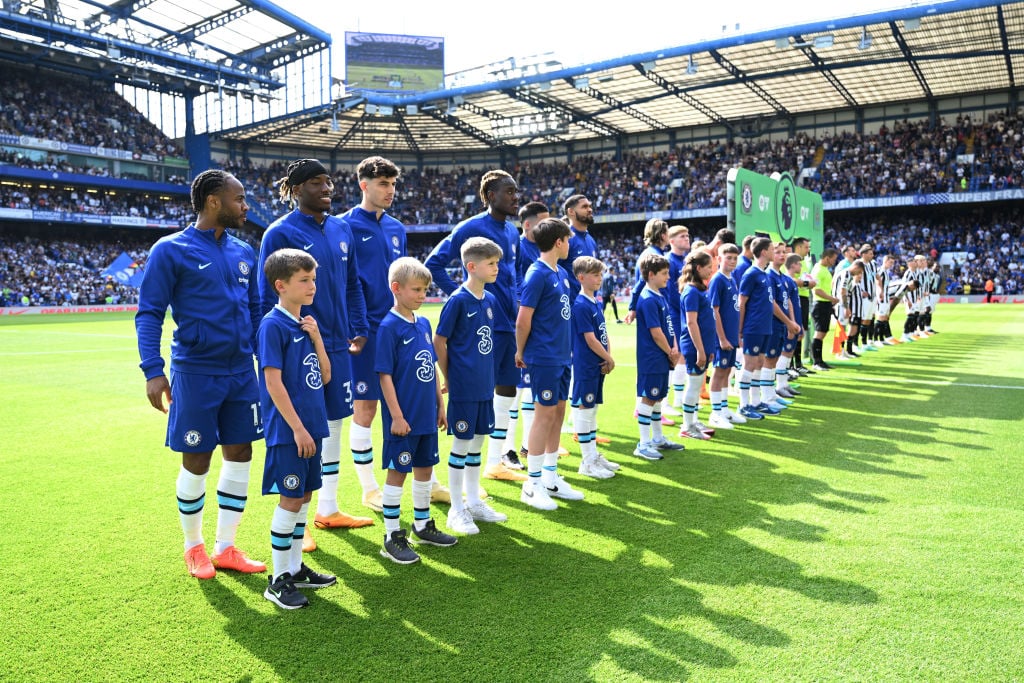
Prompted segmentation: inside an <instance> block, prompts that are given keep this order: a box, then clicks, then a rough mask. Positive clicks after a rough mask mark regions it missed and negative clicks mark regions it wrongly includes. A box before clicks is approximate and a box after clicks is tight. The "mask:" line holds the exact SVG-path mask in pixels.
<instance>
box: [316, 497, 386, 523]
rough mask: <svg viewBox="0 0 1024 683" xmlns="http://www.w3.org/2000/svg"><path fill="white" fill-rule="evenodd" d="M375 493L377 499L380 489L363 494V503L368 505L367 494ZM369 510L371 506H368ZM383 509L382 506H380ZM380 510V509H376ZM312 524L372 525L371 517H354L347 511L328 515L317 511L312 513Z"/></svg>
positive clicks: (378, 498)
mask: <svg viewBox="0 0 1024 683" xmlns="http://www.w3.org/2000/svg"><path fill="white" fill-rule="evenodd" d="M373 493H376V494H377V498H376V499H377V500H380V489H374V490H373V491H370V492H369V493H364V494H363V505H366V507H370V505H369V504H367V502H366V501H367V496H370V495H372V494H373ZM370 509H371V510H372V509H373V508H370ZM381 509H383V508H381ZM378 512H380V510H378ZM313 526H315V527H316V528H317V529H361V528H362V527H364V526H373V519H372V518H370V517H356V516H355V515H350V514H348V513H347V512H332V513H331V514H329V515H321V514H320V513H319V512H318V513H316V514H315V515H313Z"/></svg>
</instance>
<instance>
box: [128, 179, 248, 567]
mask: <svg viewBox="0 0 1024 683" xmlns="http://www.w3.org/2000/svg"><path fill="white" fill-rule="evenodd" d="M192 207H193V209H195V211H196V214H197V215H196V220H195V223H193V224H192V225H189V226H188V227H187V228H185V229H184V230H182V231H181V232H176V233H174V234H172V235H168V236H166V237H163V238H161V239H160V240H158V241H157V243H156V244H155V245H153V248H152V249H151V250H150V253H149V260H148V262H147V263H146V270H145V273H144V275H143V278H142V286H141V287H140V289H139V309H138V313H137V314H136V315H135V331H136V334H137V335H138V342H139V358H140V359H141V362H140V363H139V367H140V368H142V372H143V373H144V374H145V377H146V397H147V398H148V399H149V403H150V405H152V406H153V407H154V408H156V409H157V410H159V411H161V412H164V413H168V420H167V440H166V445H167V446H169V447H170V448H171V449H173V450H175V451H178V452H180V453H181V470H180V471H179V473H178V481H177V485H176V493H177V498H178V513H179V518H180V520H181V527H182V531H183V532H184V535H185V564H186V566H187V567H188V571H189V573H190V574H192V576H195V577H196V578H200V579H210V578H213V577H214V576H215V575H216V568H221V569H233V570H235V571H240V572H244V573H248V574H253V573H257V572H263V571H266V569H267V567H266V565H265V564H263V563H262V562H256V561H253V560H250V559H249V558H248V557H246V556H245V553H243V552H242V551H241V550H239V549H238V548H237V547H235V534H236V532H237V531H238V524H239V522H240V521H241V517H242V511H243V510H244V509H245V502H246V498H247V490H248V484H249V463H250V462H251V461H252V442H253V441H254V440H256V439H262V438H263V421H262V419H261V417H260V403H259V387H258V385H257V382H256V371H255V368H254V367H253V362H252V354H253V351H254V344H255V340H256V328H257V327H258V326H259V321H260V316H261V311H260V297H259V290H258V289H257V286H256V277H255V273H253V272H252V270H253V268H255V267H256V254H255V252H254V251H253V249H252V247H250V246H249V245H248V244H246V243H245V242H243V241H242V240H240V239H238V238H236V237H234V236H233V235H231V234H230V233H229V232H227V228H235V229H239V228H241V227H243V226H244V225H245V214H246V212H247V211H248V209H249V206H248V204H246V202H245V189H244V188H243V187H242V184H241V183H240V182H238V179H237V178H235V177H234V176H233V175H231V174H230V173H226V172H225V171H220V170H212V171H204V172H203V173H200V174H199V175H197V176H196V177H195V179H194V180H193V181H192ZM168 307H170V309H171V318H172V319H173V320H174V323H175V325H176V329H175V330H174V337H173V339H172V341H171V369H170V374H171V378H170V381H168V379H167V376H166V375H165V374H164V359H163V358H162V357H161V356H160V337H161V334H162V332H163V324H164V317H165V316H166V315H167V308H168ZM165 400H166V402H167V403H168V404H169V405H165ZM217 444H220V447H221V455H222V456H223V458H224V461H223V463H222V464H221V471H220V479H219V480H218V482H217V504H218V508H219V509H218V514H217V536H216V539H217V544H216V547H215V553H214V558H213V561H212V562H211V561H210V557H209V555H208V554H207V552H206V546H205V545H204V543H203V507H204V503H205V500H206V475H207V474H208V473H209V471H210V460H211V458H212V457H213V449H214V448H216V446H217Z"/></svg>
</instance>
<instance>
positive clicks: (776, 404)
mask: <svg viewBox="0 0 1024 683" xmlns="http://www.w3.org/2000/svg"><path fill="white" fill-rule="evenodd" d="M771 253H772V257H771V260H770V261H769V262H768V270H767V271H766V272H767V274H768V283H769V285H770V286H771V291H772V302H773V305H772V332H771V337H770V338H769V340H768V348H767V350H766V351H765V355H764V362H763V365H762V366H761V401H762V404H763V405H767V406H770V407H773V408H776V409H778V410H784V409H785V408H786V407H788V406H789V404H790V403H792V401H791V400H790V399H788V398H782V397H780V396H779V395H778V394H777V393H776V391H775V382H776V367H777V366H778V364H779V359H780V358H781V357H782V351H783V348H784V347H785V346H786V341H787V340H788V339H789V338H790V337H796V335H797V334H798V333H799V331H800V327H799V325H798V324H797V323H796V321H795V320H794V319H793V318H792V317H791V316H792V310H791V307H790V304H789V290H788V289H787V288H786V280H788V279H789V278H788V276H786V275H783V274H782V271H781V270H780V269H781V267H782V266H783V264H784V263H785V262H786V243H785V242H777V243H775V244H773V245H772V249H771ZM786 367H789V363H788V359H787V363H786ZM783 374H785V368H783Z"/></svg>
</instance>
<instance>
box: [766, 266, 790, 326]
mask: <svg viewBox="0 0 1024 683" xmlns="http://www.w3.org/2000/svg"><path fill="white" fill-rule="evenodd" d="M788 279H789V278H787V277H786V276H785V275H783V274H782V273H780V272H779V271H777V270H775V269H774V268H769V269H768V281H769V282H770V283H771V286H772V299H773V300H774V301H775V303H777V304H778V305H779V308H781V309H782V312H783V313H785V314H786V315H789V291H788V290H787V289H786V283H785V280H788ZM785 331H786V323H784V322H782V321H781V320H779V319H778V318H776V317H775V312H774V311H773V312H772V334H775V335H779V334H782V333H783V332H785Z"/></svg>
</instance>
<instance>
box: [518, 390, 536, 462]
mask: <svg viewBox="0 0 1024 683" xmlns="http://www.w3.org/2000/svg"><path fill="white" fill-rule="evenodd" d="M533 414H534V410H533V390H532V389H530V388H529V387H526V388H524V389H523V401H522V403H521V404H520V406H519V419H520V420H522V422H523V441H522V444H523V448H525V449H527V451H529V445H528V443H527V442H528V441H529V439H530V430H531V429H533Z"/></svg>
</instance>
